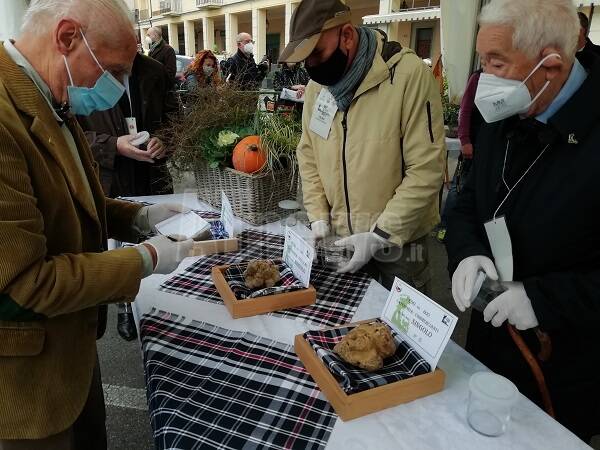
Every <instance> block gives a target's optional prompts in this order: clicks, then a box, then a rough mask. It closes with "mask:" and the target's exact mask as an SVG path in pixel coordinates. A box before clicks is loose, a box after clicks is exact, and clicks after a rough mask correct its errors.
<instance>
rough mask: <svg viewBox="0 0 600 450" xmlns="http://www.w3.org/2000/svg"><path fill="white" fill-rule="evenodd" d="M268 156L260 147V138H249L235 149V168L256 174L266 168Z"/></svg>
mask: <svg viewBox="0 0 600 450" xmlns="http://www.w3.org/2000/svg"><path fill="white" fill-rule="evenodd" d="M266 162H267V155H266V154H265V152H264V151H263V149H262V148H261V147H260V136H248V137H246V138H244V139H242V140H241V141H240V142H239V143H238V144H237V145H236V146H235V148H234V149H233V168H234V169H235V170H239V171H240V172H244V173H256V172H258V171H259V170H260V169H262V168H263V167H264V165H265V164H266Z"/></svg>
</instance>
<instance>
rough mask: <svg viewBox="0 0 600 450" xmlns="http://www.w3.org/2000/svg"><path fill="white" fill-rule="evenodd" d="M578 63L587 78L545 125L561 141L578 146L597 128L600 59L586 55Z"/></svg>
mask: <svg viewBox="0 0 600 450" xmlns="http://www.w3.org/2000/svg"><path fill="white" fill-rule="evenodd" d="M578 59H579V62H580V63H581V64H582V65H583V67H584V68H585V69H586V70H587V72H588V77H587V79H586V80H585V81H584V82H583V85H582V86H581V87H580V88H579V90H578V91H577V92H575V94H574V95H573V97H571V98H570V99H569V100H568V101H567V103H565V105H564V106H563V107H562V108H561V109H560V110H558V112H557V113H556V114H555V115H554V116H552V118H551V119H550V120H549V121H548V123H549V124H550V125H551V126H552V127H553V128H554V129H555V130H556V131H557V132H558V134H559V135H560V142H561V143H565V144H571V145H574V144H577V143H580V142H583V140H584V139H585V138H586V137H587V136H588V135H589V134H590V133H591V132H592V130H593V129H595V128H597V127H598V122H599V121H600V104H598V102H597V101H594V100H593V99H600V57H598V56H596V55H594V54H593V53H589V52H581V54H579V55H578Z"/></svg>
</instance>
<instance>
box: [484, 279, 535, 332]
mask: <svg viewBox="0 0 600 450" xmlns="http://www.w3.org/2000/svg"><path fill="white" fill-rule="evenodd" d="M503 285H504V286H505V287H507V288H508V290H507V291H506V292H503V293H502V294H500V295H499V296H498V297H496V298H495V299H494V300H492V301H491V302H490V304H489V305H487V307H486V308H485V310H484V311H483V319H484V320H485V321H486V322H489V321H491V322H492V325H494V326H495V327H499V326H501V325H502V324H503V323H504V321H505V320H506V319H508V323H510V324H511V325H514V326H515V327H516V328H517V329H518V330H529V329H530V328H535V327H537V326H539V323H538V320H537V317H536V316H535V312H534V311H533V307H532V306H531V300H529V297H527V292H526V291H525V287H524V286H523V283H515V282H510V283H503Z"/></svg>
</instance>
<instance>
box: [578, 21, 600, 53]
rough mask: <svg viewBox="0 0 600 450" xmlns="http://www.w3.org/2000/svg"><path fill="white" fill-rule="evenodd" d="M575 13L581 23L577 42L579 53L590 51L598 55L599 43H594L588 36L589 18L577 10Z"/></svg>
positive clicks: (599, 51) (599, 50)
mask: <svg viewBox="0 0 600 450" xmlns="http://www.w3.org/2000/svg"><path fill="white" fill-rule="evenodd" d="M577 15H578V16H579V24H580V25H581V28H580V30H579V43H578V44H577V49H578V51H579V53H581V52H591V53H594V54H595V55H598V56H600V45H596V44H594V43H593V42H592V41H591V40H590V38H589V37H588V33H589V32H590V20H589V19H588V17H587V16H586V15H585V14H584V13H582V12H581V11H579V12H578V13H577Z"/></svg>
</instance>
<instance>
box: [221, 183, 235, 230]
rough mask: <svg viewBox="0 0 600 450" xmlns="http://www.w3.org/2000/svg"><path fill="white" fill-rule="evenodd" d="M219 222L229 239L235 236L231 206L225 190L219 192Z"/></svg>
mask: <svg viewBox="0 0 600 450" xmlns="http://www.w3.org/2000/svg"><path fill="white" fill-rule="evenodd" d="M221 222H222V223H223V227H224V228H225V232H226V233H227V236H228V237H229V239H233V238H234V237H235V219H234V215H233V208H232V207H231V203H230V202H229V199H228V198H227V195H225V192H221Z"/></svg>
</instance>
